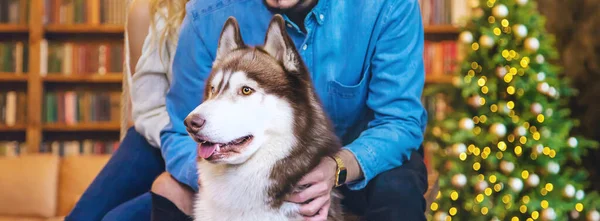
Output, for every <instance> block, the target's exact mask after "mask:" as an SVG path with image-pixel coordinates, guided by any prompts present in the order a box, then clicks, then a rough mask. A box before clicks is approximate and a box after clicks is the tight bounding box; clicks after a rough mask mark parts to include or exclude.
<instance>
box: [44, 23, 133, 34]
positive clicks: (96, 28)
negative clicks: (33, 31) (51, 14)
mask: <svg viewBox="0 0 600 221" xmlns="http://www.w3.org/2000/svg"><path fill="white" fill-rule="evenodd" d="M45 30H46V32H47V33H54V34H82V33H92V34H121V33H125V26H124V25H88V24H74V25H63V24H50V25H47V26H46V27H45Z"/></svg>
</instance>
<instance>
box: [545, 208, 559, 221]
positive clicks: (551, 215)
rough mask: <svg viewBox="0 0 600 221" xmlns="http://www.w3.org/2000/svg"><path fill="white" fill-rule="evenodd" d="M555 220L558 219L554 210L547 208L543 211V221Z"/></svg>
mask: <svg viewBox="0 0 600 221" xmlns="http://www.w3.org/2000/svg"><path fill="white" fill-rule="evenodd" d="M555 219H556V212H554V209H552V208H546V209H544V210H543V211H542V220H544V221H548V220H555Z"/></svg>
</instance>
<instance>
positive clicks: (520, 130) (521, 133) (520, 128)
mask: <svg viewBox="0 0 600 221" xmlns="http://www.w3.org/2000/svg"><path fill="white" fill-rule="evenodd" d="M514 133H515V135H517V136H525V134H527V129H525V127H523V126H518V127H517V128H515V131H514Z"/></svg>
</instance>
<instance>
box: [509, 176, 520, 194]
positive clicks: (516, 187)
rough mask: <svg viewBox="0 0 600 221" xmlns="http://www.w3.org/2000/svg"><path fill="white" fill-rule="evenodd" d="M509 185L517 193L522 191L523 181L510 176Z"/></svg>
mask: <svg viewBox="0 0 600 221" xmlns="http://www.w3.org/2000/svg"><path fill="white" fill-rule="evenodd" d="M508 185H509V186H510V189H512V190H513V191H514V192H516V193H518V192H521V190H522V189H523V181H522V180H521V179H519V178H514V177H512V178H510V179H509V180H508Z"/></svg>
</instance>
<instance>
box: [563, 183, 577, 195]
mask: <svg viewBox="0 0 600 221" xmlns="http://www.w3.org/2000/svg"><path fill="white" fill-rule="evenodd" d="M563 196H565V197H567V198H573V197H574V196H575V187H574V186H573V185H571V184H567V185H566V186H565V189H564V190H563Z"/></svg>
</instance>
